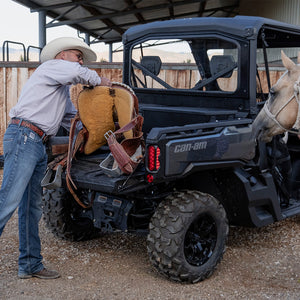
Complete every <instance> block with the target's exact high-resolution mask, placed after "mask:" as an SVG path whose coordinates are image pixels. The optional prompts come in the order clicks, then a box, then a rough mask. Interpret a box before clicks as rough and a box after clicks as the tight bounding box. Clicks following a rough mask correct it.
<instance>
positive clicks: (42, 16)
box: [39, 10, 46, 48]
mask: <svg viewBox="0 0 300 300" xmlns="http://www.w3.org/2000/svg"><path fill="white" fill-rule="evenodd" d="M45 45H46V12H45V11H44V10H42V11H40V12H39V47H40V48H43V47H44V46H45Z"/></svg>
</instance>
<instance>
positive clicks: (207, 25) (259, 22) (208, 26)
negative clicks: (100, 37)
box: [123, 15, 300, 44]
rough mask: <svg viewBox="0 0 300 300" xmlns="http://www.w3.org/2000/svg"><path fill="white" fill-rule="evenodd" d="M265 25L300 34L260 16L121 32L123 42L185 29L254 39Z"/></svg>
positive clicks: (298, 29)
mask: <svg viewBox="0 0 300 300" xmlns="http://www.w3.org/2000/svg"><path fill="white" fill-rule="evenodd" d="M263 26H266V27H268V28H274V29H277V30H287V31H292V32H294V33H297V34H300V27H299V26H296V25H291V24H288V23H284V22H279V21H275V20H272V19H267V18H262V17H250V16H240V15H239V16H236V17H234V18H216V17H202V18H191V19H176V20H168V21H158V22H152V23H147V24H143V25H138V26H134V27H131V28H130V29H128V30H127V31H126V32H125V33H124V34H123V43H124V44H126V43H128V42H131V41H134V40H136V39H139V38H142V37H144V36H147V35H149V34H151V35H153V34H155V35H156V36H159V35H166V34H172V35H174V36H175V35H176V34H180V33H184V32H187V31H189V30H190V31H191V32H193V31H194V30H195V28H197V32H201V31H203V32H207V31H217V32H221V33H222V32H223V33H230V34H233V35H236V36H239V37H243V38H248V39H254V38H256V37H257V35H258V33H259V31H260V29H261V28H262V27H263Z"/></svg>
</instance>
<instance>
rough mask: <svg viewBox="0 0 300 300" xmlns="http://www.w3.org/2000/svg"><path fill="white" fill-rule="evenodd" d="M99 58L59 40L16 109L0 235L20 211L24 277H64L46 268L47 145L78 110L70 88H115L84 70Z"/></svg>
mask: <svg viewBox="0 0 300 300" xmlns="http://www.w3.org/2000/svg"><path fill="white" fill-rule="evenodd" d="M96 58H97V56H96V53H95V52H94V51H93V50H92V49H91V48H90V47H89V46H88V45H87V44H85V43H84V42H82V41H81V40H79V39H76V38H70V37H67V38H58V39H55V40H53V41H52V42H50V43H48V44H47V45H46V46H45V47H44V48H43V50H42V52H41V62H42V64H41V65H40V66H39V67H38V68H37V69H36V70H35V72H34V73H33V74H32V76H31V77H30V78H29V80H28V81H27V83H26V84H25V86H24V88H23V90H22V92H21V95H20V98H19V100H18V103H17V104H16V105H15V106H14V107H13V108H12V109H11V111H10V113H9V116H10V117H11V121H10V124H9V126H8V128H7V130H6V132H5V135H4V138H3V150H4V158H5V160H4V171H3V182H2V187H1V190H0V236H1V234H2V232H3V229H4V227H5V224H6V223H7V221H8V220H9V219H10V217H11V216H12V214H13V212H14V211H15V209H16V208H17V207H19V209H18V214H19V250H20V255H19V271H18V276H19V278H23V279H25V278H31V277H38V278H42V279H54V278H58V277H59V276H60V275H59V273H58V272H56V271H53V270H48V269H46V268H45V267H44V266H43V263H42V255H41V243H40V238H39V232H38V223H39V220H40V218H41V215H42V210H41V200H42V196H41V195H42V189H41V185H40V183H41V180H42V178H43V176H44V173H45V170H46V167H47V155H46V149H45V141H46V140H47V138H48V136H52V135H55V134H56V133H57V131H58V129H59V127H60V124H61V123H62V121H63V119H64V115H68V116H69V115H70V111H71V110H72V109H73V108H74V107H73V106H72V103H71V100H70V97H69V85H71V84H77V83H81V84H85V85H86V84H87V85H92V86H96V85H106V86H110V85H111V83H110V81H109V80H108V79H107V78H103V77H102V78H101V77H99V76H98V75H97V73H96V72H95V71H92V70H89V69H88V68H85V67H83V66H82V64H83V62H86V61H95V60H96Z"/></svg>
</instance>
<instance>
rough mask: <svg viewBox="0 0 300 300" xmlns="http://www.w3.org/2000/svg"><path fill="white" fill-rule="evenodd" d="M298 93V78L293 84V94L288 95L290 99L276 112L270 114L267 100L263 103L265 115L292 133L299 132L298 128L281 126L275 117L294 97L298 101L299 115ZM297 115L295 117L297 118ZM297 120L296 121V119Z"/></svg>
mask: <svg viewBox="0 0 300 300" xmlns="http://www.w3.org/2000/svg"><path fill="white" fill-rule="evenodd" d="M299 94H300V78H299V79H298V80H297V81H296V82H295V84H294V94H293V95H292V96H291V97H290V99H289V100H288V101H287V102H286V103H285V104H283V105H282V106H281V107H280V109H279V110H278V111H277V113H276V114H272V113H271V111H270V110H269V107H268V104H269V100H267V102H266V103H265V105H264V106H263V110H264V111H265V113H266V114H267V116H268V117H269V118H270V119H271V120H272V121H274V122H275V123H276V124H277V125H278V126H279V127H280V128H281V129H283V130H284V131H287V132H290V133H293V134H299V133H300V129H298V130H291V129H287V128H285V127H284V126H282V125H281V124H280V123H279V121H278V120H277V119H276V118H277V116H278V115H279V113H280V112H281V111H282V110H283V109H284V108H285V107H286V106H287V105H288V104H289V103H290V102H291V101H292V100H293V99H294V98H295V100H296V101H297V103H298V114H297V116H298V117H299V113H300V100H299V97H298V96H299ZM298 117H297V118H298ZM296 122H297V121H296Z"/></svg>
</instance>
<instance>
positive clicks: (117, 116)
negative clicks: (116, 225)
mask: <svg viewBox="0 0 300 300" xmlns="http://www.w3.org/2000/svg"><path fill="white" fill-rule="evenodd" d="M77 107H78V113H77V115H76V116H75V117H74V119H73V120H72V121H71V128H70V134H69V142H68V151H67V152H66V153H63V154H61V155H58V156H57V157H56V158H55V159H54V160H53V161H52V162H50V163H49V164H48V172H47V173H46V175H45V177H44V179H43V181H42V186H43V187H47V188H48V189H49V188H57V187H58V186H59V185H61V179H60V175H61V172H62V169H63V168H64V167H66V181H67V186H68V189H69V191H70V192H71V194H72V195H73V197H74V198H75V200H76V201H77V202H78V203H79V204H80V205H81V206H83V207H85V205H84V204H83V203H82V202H81V201H80V199H79V198H78V197H77V195H76V193H75V192H74V189H75V190H76V189H77V187H76V185H75V184H74V182H73V180H72V178H71V166H72V159H73V158H74V157H75V155H76V153H77V152H81V153H84V154H86V155H89V154H91V153H93V152H95V151H96V150H98V149H99V148H100V147H102V146H104V145H105V144H108V146H109V149H110V154H109V155H108V156H107V157H106V159H105V160H103V161H102V163H101V164H100V166H99V167H100V168H101V169H102V170H103V172H104V173H105V174H107V175H108V176H120V175H122V174H131V173H133V172H134V170H135V169H136V168H137V166H138V164H139V163H140V162H141V161H142V160H143V157H144V141H143V132H142V125H143V117H142V116H141V115H139V114H138V99H137V97H136V96H135V94H134V92H133V91H132V89H130V88H129V87H128V86H127V85H125V84H121V83H113V84H112V87H106V86H96V87H87V88H84V89H83V90H81V92H80V93H79V95H78V99H77ZM79 121H81V122H82V129H81V130H79V131H78V129H77V124H78V122H79ZM54 147H55V146H54ZM54 172H55V176H54V179H53V181H52V182H50V180H51V178H53V173H54Z"/></svg>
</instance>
